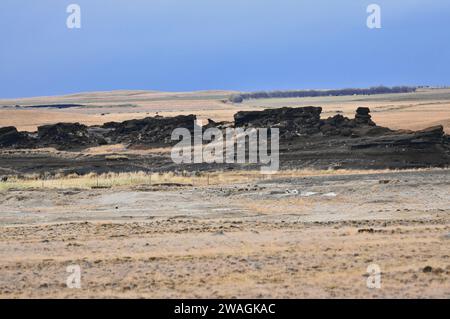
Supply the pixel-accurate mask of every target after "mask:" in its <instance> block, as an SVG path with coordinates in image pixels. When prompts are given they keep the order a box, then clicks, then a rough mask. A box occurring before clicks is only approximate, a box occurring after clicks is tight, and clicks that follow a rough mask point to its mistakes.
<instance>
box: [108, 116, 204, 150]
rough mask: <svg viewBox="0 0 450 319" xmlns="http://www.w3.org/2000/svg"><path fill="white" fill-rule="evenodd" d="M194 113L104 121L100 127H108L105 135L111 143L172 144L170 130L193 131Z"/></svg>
mask: <svg viewBox="0 0 450 319" xmlns="http://www.w3.org/2000/svg"><path fill="white" fill-rule="evenodd" d="M195 121H196V117H195V115H180V116H176V117H162V116H155V117H147V118H144V119H140V120H129V121H124V122H121V123H117V122H109V123H105V124H104V125H103V126H102V127H101V128H104V129H109V131H108V132H106V134H105V137H106V138H107V139H108V140H109V141H110V142H111V143H127V144H131V145H172V144H174V143H176V142H177V141H172V140H171V136H172V131H173V130H175V129H176V128H186V129H188V130H189V131H190V132H193V130H194V125H195Z"/></svg>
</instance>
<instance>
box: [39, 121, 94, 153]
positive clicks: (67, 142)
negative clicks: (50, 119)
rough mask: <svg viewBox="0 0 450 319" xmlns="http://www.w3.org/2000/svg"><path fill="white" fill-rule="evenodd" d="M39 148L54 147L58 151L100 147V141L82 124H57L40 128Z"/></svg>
mask: <svg viewBox="0 0 450 319" xmlns="http://www.w3.org/2000/svg"><path fill="white" fill-rule="evenodd" d="M37 138H38V144H39V146H53V147H55V148H57V149H78V148H83V147H89V146H95V145H99V144H100V143H99V141H98V140H97V138H96V137H95V136H93V135H91V134H90V133H89V132H88V127H87V126H86V125H83V124H80V123H57V124H53V125H43V126H39V127H38V132H37Z"/></svg>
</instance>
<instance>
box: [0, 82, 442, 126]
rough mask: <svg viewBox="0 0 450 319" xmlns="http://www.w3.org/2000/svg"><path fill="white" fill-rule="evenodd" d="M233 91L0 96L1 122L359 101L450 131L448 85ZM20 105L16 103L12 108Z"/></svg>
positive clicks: (380, 119) (210, 114)
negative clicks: (326, 93) (276, 94)
mask: <svg viewBox="0 0 450 319" xmlns="http://www.w3.org/2000/svg"><path fill="white" fill-rule="evenodd" d="M233 93H236V92H232V91H204V92H178V93H177V92H156V91H112V92H95V93H80V94H73V95H67V96H60V97H39V98H25V99H10V100H0V127H1V126H11V125H12V126H16V127H17V128H18V129H20V130H26V131H35V130H36V128H37V127H38V126H39V125H44V124H53V123H55V122H75V121H77V122H80V123H84V124H87V125H97V124H103V123H105V122H109V121H124V120H129V119H134V118H144V117H147V116H154V115H156V114H159V115H163V116H175V115H180V114H196V115H197V116H198V117H199V118H201V119H205V120H206V119H207V118H211V119H213V120H216V121H224V120H226V121H231V120H232V119H233V115H234V114H235V113H236V112H237V111H240V110H261V109H264V108H272V107H282V106H291V107H300V106H308V105H314V106H322V107H323V114H322V117H328V116H332V115H335V114H336V113H337V112H340V113H342V114H344V115H346V116H349V117H353V115H354V112H355V109H356V108H357V107H358V106H368V107H370V109H371V110H372V116H373V119H374V120H375V122H376V123H377V124H379V125H381V126H386V127H390V128H393V129H411V130H418V129H423V128H426V127H430V126H434V125H438V124H441V125H443V126H444V128H445V130H446V131H447V132H450V89H419V90H418V91H417V92H415V93H404V94H382V95H370V96H360V95H355V96H341V97H334V96H330V97H317V98H282V99H255V100H247V101H244V103H240V104H232V103H230V102H227V99H228V97H229V96H230V95H232V94H233ZM47 104H82V105H83V106H82V107H70V108H64V109H58V108H39V109H37V108H33V107H29V106H31V105H47ZM16 105H20V107H16Z"/></svg>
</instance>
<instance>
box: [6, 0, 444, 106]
mask: <svg viewBox="0 0 450 319" xmlns="http://www.w3.org/2000/svg"><path fill="white" fill-rule="evenodd" d="M71 3H77V4H79V5H80V6H81V19H82V22H81V23H82V27H81V29H68V28H67V27H66V19H67V16H68V15H69V14H68V13H66V8H67V6H68V5H69V4H71ZM371 3H377V4H379V5H380V6H381V10H382V11H381V17H382V28H381V29H377V30H371V29H369V28H367V26H366V19H367V16H368V14H367V13H366V8H367V6H368V5H369V4H371ZM449 39H450V1H448V0H431V1H430V0H395V1H393V0H383V1H382V0H371V1H363V0H340V1H335V0H328V1H325V0H314V1H313V0H68V1H65V0H39V1H36V0H1V1H0V98H12V97H27V96H38V95H57V94H67V93H74V92H82V91H83V92H84V91H98V90H114V89H149V90H163V91H190V90H207V89H233V90H241V91H254V90H275V89H307V88H343V87H368V86H373V85H380V84H383V85H415V84H419V85H420V84H424V85H449V84H450V61H449V59H450V41H449Z"/></svg>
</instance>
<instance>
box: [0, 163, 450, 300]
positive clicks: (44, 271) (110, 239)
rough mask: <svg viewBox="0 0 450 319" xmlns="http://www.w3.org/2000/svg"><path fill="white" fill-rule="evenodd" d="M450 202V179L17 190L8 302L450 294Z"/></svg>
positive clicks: (7, 220)
mask: <svg viewBox="0 0 450 319" xmlns="http://www.w3.org/2000/svg"><path fill="white" fill-rule="evenodd" d="M449 194H450V171H449V170H446V169H438V170H416V171H403V172H380V173H376V172H371V173H367V174H364V173H359V174H352V173H348V174H342V173H340V174H338V175H335V174H329V175H320V176H307V177H282V178H281V177H280V178H277V177H273V178H272V179H265V180H258V181H251V180H249V181H248V182H246V183H233V184H221V185H214V186H198V187H192V186H189V187H163V186H145V185H140V186H133V187H121V188H120V187H119V188H114V189H95V190H85V189H39V188H38V189H28V190H9V191H4V192H1V193H0V210H1V215H0V227H1V232H0V254H1V258H0V273H1V276H0V295H1V297H3V298H24V297H26V298H28V297H32V298H41V297H50V298H54V297H64V298H65V297H75V298H78V297H92V298H104V297H125V298H127V297H139V298H140V297H145V298H209V297H212V298H215V297H226V298H234V297H236V298H308V297H311V298H339V297H343V298H351V297H358V298H385V297H390V298H432V297H435V298H449V297H450V276H449V274H450V248H449V247H450V246H449V241H450V198H449ZM372 264H376V265H378V266H379V267H380V269H381V288H380V289H369V288H368V287H367V285H366V280H367V276H368V275H369V274H368V273H367V267H368V266H369V265H372ZM68 265H79V266H80V267H81V288H80V289H69V288H67V286H66V278H67V276H68V273H66V267H67V266H68Z"/></svg>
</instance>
